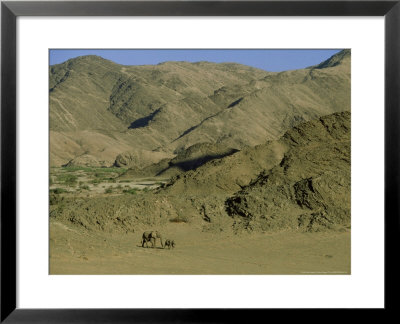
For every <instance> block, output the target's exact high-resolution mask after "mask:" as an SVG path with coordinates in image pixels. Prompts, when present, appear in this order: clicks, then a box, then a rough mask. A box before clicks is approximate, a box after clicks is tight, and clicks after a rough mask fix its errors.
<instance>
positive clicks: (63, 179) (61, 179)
mask: <svg viewBox="0 0 400 324" xmlns="http://www.w3.org/2000/svg"><path fill="white" fill-rule="evenodd" d="M77 180H78V177H77V176H76V175H74V174H60V175H58V176H57V182H58V183H65V184H66V185H67V186H74V185H76V184H77Z"/></svg>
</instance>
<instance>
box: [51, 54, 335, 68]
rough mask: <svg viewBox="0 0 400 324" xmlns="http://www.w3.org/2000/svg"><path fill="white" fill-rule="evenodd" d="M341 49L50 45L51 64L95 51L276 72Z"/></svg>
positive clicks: (137, 59)
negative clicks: (68, 47) (58, 47)
mask: <svg viewBox="0 0 400 324" xmlns="http://www.w3.org/2000/svg"><path fill="white" fill-rule="evenodd" d="M339 51H340V49H322V50H321V49H304V50H303V49H300V50H299V49H289V50H287V49H285V50H283V49H276V50H264V49H250V50H249V49H231V50H225V49H221V50H219V49H206V50H202V49H196V50H192V49H191V50H175V49H170V50H169V49H164V50H147V49H146V50H130V49H110V50H109V49H107V50H102V49H51V50H50V65H53V64H58V63H62V62H65V61H66V60H68V59H70V58H74V57H77V56H82V55H98V56H101V57H103V58H105V59H108V60H111V61H113V62H115V63H119V64H123V65H147V64H158V63H161V62H166V61H188V62H198V61H209V62H215V63H223V62H235V63H240V64H245V65H249V66H253V67H256V68H260V69H263V70H266V71H271V72H279V71H285V70H294V69H302V68H305V67H308V66H311V65H315V64H318V63H321V62H322V61H324V60H326V59H327V58H329V57H331V56H332V55H334V54H336V53H337V52H339Z"/></svg>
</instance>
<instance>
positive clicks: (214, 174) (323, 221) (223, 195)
mask: <svg viewBox="0 0 400 324" xmlns="http://www.w3.org/2000/svg"><path fill="white" fill-rule="evenodd" d="M350 135H351V118H350V112H341V113H334V114H331V115H328V116H324V117H321V118H319V119H316V120H312V121H309V122H303V123H301V124H299V125H298V126H296V127H294V128H292V129H290V130H289V131H287V132H286V133H285V134H284V135H283V136H282V137H281V138H280V139H279V140H275V141H269V142H267V143H265V144H261V145H258V146H255V147H249V148H246V149H244V150H242V151H240V152H236V153H233V154H231V155H229V156H226V157H224V158H221V159H215V160H212V161H209V162H207V163H205V164H203V165H201V166H199V167H198V168H196V169H194V170H190V171H187V172H185V173H182V174H179V175H177V176H175V177H172V179H171V180H170V182H169V183H167V184H165V185H163V186H162V187H160V188H158V189H156V190H152V191H149V192H147V193H142V194H140V195H133V196H132V195H112V196H107V197H105V196H97V197H90V198H84V197H79V199H77V198H76V197H71V198H68V196H66V197H65V198H63V200H62V201H58V202H57V201H56V202H55V204H54V206H53V207H52V208H51V213H50V216H51V219H53V220H55V221H59V222H65V223H67V224H75V225H79V226H83V227H84V228H86V229H88V230H100V231H107V232H118V231H122V232H123V233H125V232H134V231H135V230H136V229H137V228H140V227H142V226H143V225H147V226H165V225H166V224H168V223H170V222H183V223H190V224H192V225H194V226H196V227H199V228H202V229H203V231H217V232H219V231H231V230H233V231H234V232H241V231H248V230H250V231H258V232H259V231H276V230H286V229H290V230H300V231H306V232H313V231H320V230H339V231H346V230H348V229H349V228H350V188H351V186H350V165H351V162H350V138H351V136H350Z"/></svg>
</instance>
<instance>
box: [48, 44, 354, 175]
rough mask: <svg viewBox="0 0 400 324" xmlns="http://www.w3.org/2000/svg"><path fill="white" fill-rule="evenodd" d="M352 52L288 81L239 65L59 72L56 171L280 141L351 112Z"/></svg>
mask: <svg viewBox="0 0 400 324" xmlns="http://www.w3.org/2000/svg"><path fill="white" fill-rule="evenodd" d="M344 54H345V55H343V57H342V60H344V61H343V64H336V65H335V66H326V67H322V68H319V69H317V68H314V69H301V70H293V71H286V72H279V73H277V72H266V71H263V70H258V69H256V68H253V67H247V66H245V65H240V64H236V63H210V62H196V63H186V62H185V63H181V62H165V63H161V64H158V65H154V66H152V65H147V66H125V65H119V64H116V63H114V62H112V61H108V60H105V59H103V58H101V57H98V56H84V57H79V58H76V59H71V60H68V61H66V62H64V63H61V64H57V65H52V66H51V67H50V71H49V72H50V83H49V95H50V134H51V135H50V162H51V165H52V166H60V165H64V164H67V163H69V162H71V161H73V160H74V159H76V158H78V157H82V156H83V158H82V161H85V157H84V156H85V155H88V156H90V159H86V161H93V162H92V163H94V164H96V165H101V166H111V165H113V164H114V163H115V160H116V158H117V156H118V155H119V154H130V153H132V154H134V155H135V151H136V150H139V151H146V152H152V151H162V152H164V153H165V155H171V154H174V152H175V151H181V150H184V149H186V148H188V147H190V146H192V145H194V144H196V143H200V142H209V143H215V144H219V145H225V146H228V147H232V148H234V149H239V150H240V149H243V148H245V147H248V146H254V145H258V144H261V143H264V142H265V141H267V140H271V139H275V138H277V137H279V136H280V135H282V134H283V133H284V131H285V130H286V129H288V128H289V127H291V126H294V125H296V124H297V123H299V122H301V121H305V120H310V119H313V118H316V117H318V116H321V115H326V114H329V113H332V112H336V111H343V110H350V65H349V60H348V55H350V53H347V52H345V53H344ZM336 55H337V54H336ZM335 62H336V61H335ZM321 64H322V63H321ZM328 65H329V64H328ZM331 65H332V64H331ZM211 67H212V68H211ZM249 125H251V127H250V128H249V127H248V126H249ZM100 139H101V141H100ZM152 161H153V160H152ZM132 167H135V165H132Z"/></svg>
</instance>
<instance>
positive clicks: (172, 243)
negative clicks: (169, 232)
mask: <svg viewBox="0 0 400 324" xmlns="http://www.w3.org/2000/svg"><path fill="white" fill-rule="evenodd" d="M167 246H168V249H170V248H174V247H175V241H174V240H170V239H166V240H165V243H164V249H165V248H166V247H167Z"/></svg>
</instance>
